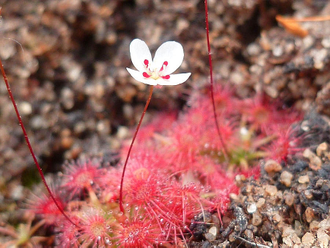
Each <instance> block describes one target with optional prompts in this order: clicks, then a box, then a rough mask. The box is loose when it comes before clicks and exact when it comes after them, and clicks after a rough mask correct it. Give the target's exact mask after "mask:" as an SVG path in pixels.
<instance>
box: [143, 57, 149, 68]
mask: <svg viewBox="0 0 330 248" xmlns="http://www.w3.org/2000/svg"><path fill="white" fill-rule="evenodd" d="M143 63H144V65H145V66H146V67H148V65H149V61H148V60H147V59H145V60H144V61H143Z"/></svg>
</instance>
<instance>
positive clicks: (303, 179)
mask: <svg viewBox="0 0 330 248" xmlns="http://www.w3.org/2000/svg"><path fill="white" fill-rule="evenodd" d="M298 182H299V183H301V184H303V183H309V176H308V175H304V176H300V177H299V178H298Z"/></svg>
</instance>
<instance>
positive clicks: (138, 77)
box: [126, 68, 157, 85]
mask: <svg viewBox="0 0 330 248" xmlns="http://www.w3.org/2000/svg"><path fill="white" fill-rule="evenodd" d="M126 70H127V71H128V72H129V74H131V76H132V77H133V78H134V79H135V80H136V81H139V82H141V83H144V84H149V85H157V82H156V80H154V79H152V78H145V77H144V76H143V75H142V72H140V71H136V70H132V69H130V68H126Z"/></svg>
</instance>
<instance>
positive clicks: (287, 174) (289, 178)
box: [280, 171, 293, 187]
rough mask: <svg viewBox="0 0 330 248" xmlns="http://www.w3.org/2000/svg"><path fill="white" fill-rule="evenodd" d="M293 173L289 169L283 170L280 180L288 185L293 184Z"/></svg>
mask: <svg viewBox="0 0 330 248" xmlns="http://www.w3.org/2000/svg"><path fill="white" fill-rule="evenodd" d="M292 178H293V175H292V174H291V173H290V172H288V171H283V172H282V174H281V176H280V182H281V183H282V184H284V185H285V186H286V187H290V186H291V182H292Z"/></svg>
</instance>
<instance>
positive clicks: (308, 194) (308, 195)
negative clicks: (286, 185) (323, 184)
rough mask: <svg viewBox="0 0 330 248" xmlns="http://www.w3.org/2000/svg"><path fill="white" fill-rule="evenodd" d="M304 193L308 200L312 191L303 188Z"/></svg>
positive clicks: (311, 197)
mask: <svg viewBox="0 0 330 248" xmlns="http://www.w3.org/2000/svg"><path fill="white" fill-rule="evenodd" d="M304 194H305V196H306V198H307V199H308V200H311V199H313V194H312V192H311V191H310V190H305V191H304Z"/></svg>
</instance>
